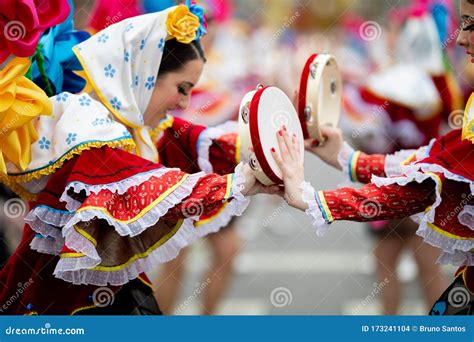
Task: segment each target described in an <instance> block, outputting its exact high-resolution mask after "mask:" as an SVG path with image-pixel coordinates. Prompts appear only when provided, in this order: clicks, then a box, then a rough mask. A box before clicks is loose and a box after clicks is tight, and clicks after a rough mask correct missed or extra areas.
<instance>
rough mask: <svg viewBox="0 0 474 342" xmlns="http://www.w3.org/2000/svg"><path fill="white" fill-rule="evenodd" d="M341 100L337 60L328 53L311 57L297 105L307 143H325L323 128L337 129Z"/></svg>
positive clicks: (303, 74)
mask: <svg viewBox="0 0 474 342" xmlns="http://www.w3.org/2000/svg"><path fill="white" fill-rule="evenodd" d="M341 98H342V80H341V75H340V72H339V67H338V66H337V62H336V60H335V58H334V57H333V56H332V55H329V54H327V53H323V54H313V55H311V56H310V57H309V58H308V60H307V61H306V64H305V66H304V68H303V71H302V73H301V81H300V88H299V93H298V96H297V101H296V102H297V103H295V105H296V106H297V108H298V116H299V119H300V122H301V128H302V130H303V135H304V138H305V139H310V138H311V139H313V140H316V141H318V143H319V144H323V143H324V141H325V137H324V135H323V134H322V132H321V129H320V127H321V126H324V125H328V126H332V127H337V124H338V122H339V116H340V112H341Z"/></svg>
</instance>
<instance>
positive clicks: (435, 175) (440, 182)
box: [426, 172, 443, 195]
mask: <svg viewBox="0 0 474 342" xmlns="http://www.w3.org/2000/svg"><path fill="white" fill-rule="evenodd" d="M426 174H427V175H431V176H433V177H435V178H436V181H437V182H436V181H435V182H436V186H438V187H439V194H440V195H441V192H442V191H443V182H442V181H441V178H439V176H438V175H437V174H436V173H433V172H426Z"/></svg>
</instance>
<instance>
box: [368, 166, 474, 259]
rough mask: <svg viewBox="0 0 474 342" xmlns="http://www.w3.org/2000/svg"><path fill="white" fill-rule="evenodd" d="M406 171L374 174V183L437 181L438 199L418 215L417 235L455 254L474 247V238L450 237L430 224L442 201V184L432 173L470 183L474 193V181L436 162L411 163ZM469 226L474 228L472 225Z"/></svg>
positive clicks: (400, 183)
mask: <svg viewBox="0 0 474 342" xmlns="http://www.w3.org/2000/svg"><path fill="white" fill-rule="evenodd" d="M404 172H405V176H399V177H391V178H381V177H376V176H373V177H372V183H374V184H375V185H377V186H378V187H380V186H384V185H390V184H398V185H402V186H403V185H406V184H408V183H410V182H413V181H416V182H418V183H422V182H423V181H425V180H426V179H432V180H433V181H434V182H435V183H436V200H435V202H434V203H433V205H432V206H431V208H430V209H429V211H428V212H425V213H424V214H421V215H423V216H421V215H420V214H419V215H417V217H418V218H420V217H421V220H420V226H419V228H418V230H417V235H419V236H421V237H422V238H423V240H424V241H425V242H427V243H429V244H430V245H433V246H435V247H438V248H440V249H441V250H442V251H443V252H446V253H449V254H455V253H458V252H459V251H460V252H467V251H470V250H471V249H472V248H474V240H465V239H464V240H463V239H456V238H450V237H447V236H445V235H443V234H441V233H439V232H438V231H436V230H434V229H432V228H431V227H430V224H433V222H434V219H435V211H436V208H437V207H438V206H439V205H440V203H441V201H442V199H441V184H439V180H438V178H437V177H435V176H434V175H432V174H430V173H442V174H443V175H444V176H445V177H446V178H448V179H451V180H454V181H458V182H465V183H468V184H469V185H470V189H471V194H472V193H473V189H474V182H473V181H471V180H469V179H467V178H464V177H461V176H459V175H456V174H453V173H451V172H449V171H448V170H446V169H445V168H443V167H441V166H439V165H436V164H424V163H419V164H411V165H409V166H407V167H406V168H405V169H404ZM469 228H471V229H472V227H469ZM445 258H446V257H445Z"/></svg>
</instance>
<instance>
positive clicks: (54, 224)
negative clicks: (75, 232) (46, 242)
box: [25, 205, 74, 239]
mask: <svg viewBox="0 0 474 342" xmlns="http://www.w3.org/2000/svg"><path fill="white" fill-rule="evenodd" d="M73 214H74V213H73V212H69V211H63V210H57V209H54V208H51V207H48V206H45V205H39V206H37V207H34V208H33V209H32V210H31V211H30V212H29V213H28V214H27V215H26V216H25V222H26V223H27V224H28V225H29V226H30V227H31V229H33V231H35V232H36V233H38V234H41V235H43V236H51V237H53V238H55V239H57V238H62V235H61V228H60V227H63V226H64V225H65V224H66V223H67V222H68V221H69V220H70V219H71V217H72V215H73Z"/></svg>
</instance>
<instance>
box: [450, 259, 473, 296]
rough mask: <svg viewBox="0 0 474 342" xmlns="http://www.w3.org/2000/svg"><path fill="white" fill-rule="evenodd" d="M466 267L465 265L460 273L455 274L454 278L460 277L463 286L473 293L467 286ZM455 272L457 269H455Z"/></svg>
mask: <svg viewBox="0 0 474 342" xmlns="http://www.w3.org/2000/svg"><path fill="white" fill-rule="evenodd" d="M467 267H472V266H467ZM467 267H465V268H464V269H463V270H462V271H461V272H460V273H458V274H456V275H455V277H454V279H457V278H458V277H462V281H463V283H464V287H465V288H466V289H467V290H468V291H469V293H470V294H471V295H474V292H472V291H471V290H470V289H469V287H468V286H467V279H466V271H467ZM456 272H457V271H456Z"/></svg>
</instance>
